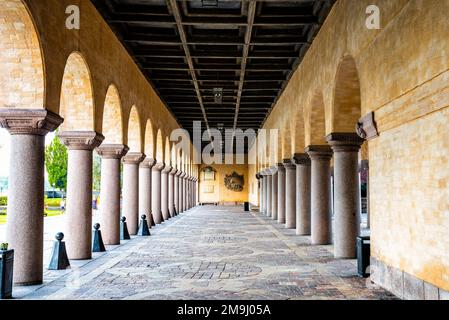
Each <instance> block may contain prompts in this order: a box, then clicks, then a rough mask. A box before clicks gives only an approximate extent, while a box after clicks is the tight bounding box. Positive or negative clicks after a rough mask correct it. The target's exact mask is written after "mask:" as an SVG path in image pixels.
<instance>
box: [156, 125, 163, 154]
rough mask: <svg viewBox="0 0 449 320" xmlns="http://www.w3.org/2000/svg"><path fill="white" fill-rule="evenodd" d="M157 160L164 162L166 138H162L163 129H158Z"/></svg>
mask: <svg viewBox="0 0 449 320" xmlns="http://www.w3.org/2000/svg"><path fill="white" fill-rule="evenodd" d="M156 160H157V161H158V162H164V140H163V139H162V131H161V129H158V130H157V136H156Z"/></svg>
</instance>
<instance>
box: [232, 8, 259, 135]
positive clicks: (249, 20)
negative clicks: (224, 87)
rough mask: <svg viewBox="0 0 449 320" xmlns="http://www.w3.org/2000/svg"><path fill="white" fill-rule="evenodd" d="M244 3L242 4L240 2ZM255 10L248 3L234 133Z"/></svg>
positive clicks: (235, 125)
mask: <svg viewBox="0 0 449 320" xmlns="http://www.w3.org/2000/svg"><path fill="white" fill-rule="evenodd" d="M242 3H244V2H242ZM256 8H257V1H250V2H249V3H248V17H247V27H246V31H245V45H244V46H243V55H242V61H241V70H240V82H239V89H238V91H237V103H236V105H235V117H234V126H233V128H234V131H235V129H236V128H237V120H238V117H239V109H240V103H241V101H242V93H243V85H244V83H245V73H246V64H247V62H248V55H249V47H250V42H251V38H252V34H253V25H254V19H255V17H256Z"/></svg>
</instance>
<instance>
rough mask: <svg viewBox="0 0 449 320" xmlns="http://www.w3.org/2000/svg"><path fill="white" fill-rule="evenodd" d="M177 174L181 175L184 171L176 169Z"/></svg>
mask: <svg viewBox="0 0 449 320" xmlns="http://www.w3.org/2000/svg"><path fill="white" fill-rule="evenodd" d="M175 175H176V176H177V177H179V176H180V175H182V171H181V170H179V169H178V170H177V171H176V173H175Z"/></svg>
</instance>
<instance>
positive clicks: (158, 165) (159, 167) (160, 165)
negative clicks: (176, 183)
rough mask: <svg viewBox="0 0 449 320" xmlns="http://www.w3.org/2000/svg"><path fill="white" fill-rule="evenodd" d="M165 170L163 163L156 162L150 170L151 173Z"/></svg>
mask: <svg viewBox="0 0 449 320" xmlns="http://www.w3.org/2000/svg"><path fill="white" fill-rule="evenodd" d="M164 168H165V163H164V162H156V164H155V165H154V166H153V168H152V170H153V171H162V169H164Z"/></svg>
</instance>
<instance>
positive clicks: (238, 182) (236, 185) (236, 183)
mask: <svg viewBox="0 0 449 320" xmlns="http://www.w3.org/2000/svg"><path fill="white" fill-rule="evenodd" d="M224 183H225V186H226V188H228V189H229V190H232V191H236V192H241V191H243V186H244V184H245V179H244V178H243V175H239V174H238V173H237V172H235V171H234V172H233V173H232V174H230V175H228V174H227V175H226V177H225V179H224Z"/></svg>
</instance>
